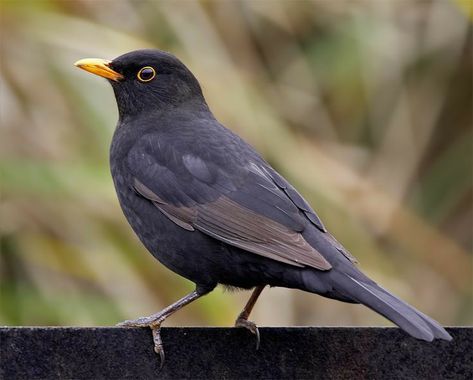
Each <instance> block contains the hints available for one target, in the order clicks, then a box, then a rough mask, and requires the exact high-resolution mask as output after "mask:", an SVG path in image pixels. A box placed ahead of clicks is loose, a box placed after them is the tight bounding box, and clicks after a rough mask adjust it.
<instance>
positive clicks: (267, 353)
mask: <svg viewBox="0 0 473 380" xmlns="http://www.w3.org/2000/svg"><path fill="white" fill-rule="evenodd" d="M448 331H449V332H450V334H451V335H452V336H453V338H454V340H453V341H452V342H444V341H435V342H433V343H426V342H421V341H418V340H415V339H413V338H411V337H409V336H407V335H406V334H404V333H403V332H402V331H400V330H399V329H396V328H312V327H306V328H260V332H261V347H260V350H259V351H256V350H255V338H254V337H253V336H252V335H251V334H250V333H249V332H248V331H246V330H243V329H234V328H200V327H199V328H163V330H162V337H163V343H164V349H165V352H166V363H165V365H164V368H163V369H162V370H161V371H160V370H159V360H158V358H157V356H156V355H155V354H154V352H153V344H152V338H151V333H150V331H149V330H148V329H138V328H136V329H126V328H115V327H110V328H109V327H107V328H74V327H67V328H59V327H57V328H39V327H33V328H30V327H9V328H8V327H4V328H0V344H1V347H0V354H1V357H0V378H1V379H8V380H9V379H429V380H430V379H473V328H449V329H448Z"/></svg>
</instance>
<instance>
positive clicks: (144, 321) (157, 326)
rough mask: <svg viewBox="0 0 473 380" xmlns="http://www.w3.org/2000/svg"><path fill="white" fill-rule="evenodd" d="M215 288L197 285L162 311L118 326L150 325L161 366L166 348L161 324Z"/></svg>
mask: <svg viewBox="0 0 473 380" xmlns="http://www.w3.org/2000/svg"><path fill="white" fill-rule="evenodd" d="M212 289H213V288H200V287H197V288H196V290H194V291H193V292H191V293H189V294H188V295H186V296H184V297H182V298H181V299H179V300H178V301H176V302H174V303H173V304H171V305H169V306H168V307H166V308H165V309H163V310H161V311H160V312H158V313H156V314H153V315H150V316H148V317H141V318H138V319H134V320H129V321H124V322H121V323H119V324H117V326H121V327H149V328H150V329H151V331H152V332H153V342H154V351H155V352H156V353H157V354H159V356H160V358H161V367H162V366H163V364H164V350H163V342H162V340H161V324H162V323H163V322H164V321H165V319H166V318H167V317H169V316H170V315H171V314H174V313H175V312H176V311H178V310H179V309H181V308H183V307H184V306H186V305H187V304H189V303H191V302H192V301H195V300H196V299H197V298H200V297H202V296H203V295H205V294H207V293H209V292H210V291H211V290H212Z"/></svg>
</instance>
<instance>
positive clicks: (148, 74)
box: [137, 66, 156, 82]
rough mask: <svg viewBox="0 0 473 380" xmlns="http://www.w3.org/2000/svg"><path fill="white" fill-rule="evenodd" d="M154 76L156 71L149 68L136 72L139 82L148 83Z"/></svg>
mask: <svg viewBox="0 0 473 380" xmlns="http://www.w3.org/2000/svg"><path fill="white" fill-rule="evenodd" d="M155 76H156V71H155V70H154V69H153V68H152V67H151V66H146V67H143V68H142V69H141V70H140V71H138V74H137V77H138V80H139V81H140V82H149V81H150V80H153V79H154V77H155Z"/></svg>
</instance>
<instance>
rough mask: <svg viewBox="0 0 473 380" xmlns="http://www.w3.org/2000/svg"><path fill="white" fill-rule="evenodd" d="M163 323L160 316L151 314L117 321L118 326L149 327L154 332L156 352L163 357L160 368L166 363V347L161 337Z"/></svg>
mask: <svg viewBox="0 0 473 380" xmlns="http://www.w3.org/2000/svg"><path fill="white" fill-rule="evenodd" d="M161 323H162V321H161V320H160V319H159V318H156V317H153V316H150V317H141V318H138V319H132V320H127V321H123V322H120V323H117V325H116V326H118V327H149V328H150V329H151V331H152V333H153V343H154V352H156V353H157V354H158V355H159V358H160V359H161V364H160V368H163V365H164V358H165V356H164V349H163V341H162V339H161Z"/></svg>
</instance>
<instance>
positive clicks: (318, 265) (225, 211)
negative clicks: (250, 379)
mask: <svg viewBox="0 0 473 380" xmlns="http://www.w3.org/2000/svg"><path fill="white" fill-rule="evenodd" d="M75 65H76V66H77V67H79V68H81V69H83V70H86V71H88V72H90V73H93V74H96V75H98V76H101V77H104V78H106V79H107V80H108V82H109V83H110V84H111V86H112V88H113V92H114V95H115V98H116V103H117V108H118V123H117V126H116V128H115V132H114V134H113V138H112V142H111V147H110V170H111V175H112V178H113V182H114V186H115V190H116V193H117V196H118V200H119V203H120V206H121V209H122V211H123V213H124V215H125V217H126V219H127V221H128V223H129V224H130V226H131V228H132V229H133V231H134V232H135V234H136V235H137V236H138V238H139V239H140V240H141V242H142V243H143V245H144V246H145V247H146V248H147V250H148V251H149V252H150V253H151V254H152V255H153V256H154V257H155V258H156V259H157V260H158V261H160V262H161V263H162V264H163V265H164V266H166V267H167V268H169V269H170V270H172V271H173V272H175V273H177V274H178V275H180V276H182V277H185V278H186V279H188V280H190V281H192V282H193V283H194V284H195V290H193V291H192V292H191V293H189V294H187V295H186V296H184V297H182V298H181V299H179V300H178V301H176V302H175V303H173V304H171V305H170V306H168V307H166V308H165V309H163V310H162V311H160V312H158V313H156V314H153V315H151V316H148V317H141V318H138V319H135V320H127V321H125V322H122V323H121V324H119V325H120V326H124V327H149V328H150V329H151V330H152V335H153V342H154V351H155V352H156V353H157V354H158V355H159V356H160V360H161V365H162V364H163V363H164V358H165V356H164V348H163V342H162V339H161V333H160V331H161V325H162V323H163V322H164V321H165V320H166V319H167V318H168V317H169V316H170V315H172V314H173V313H174V312H176V311H177V310H179V309H181V308H182V307H184V306H185V305H187V304H189V303H191V302H193V301H195V300H196V299H198V298H200V297H202V296H204V295H206V294H208V293H210V292H211V291H212V290H213V289H215V287H216V286H217V285H223V286H226V287H231V288H239V289H253V293H252V294H251V297H250V299H249V300H248V302H247V304H246V305H245V307H244V308H243V310H242V311H241V313H240V314H239V315H238V317H237V318H236V321H235V326H237V327H243V328H246V329H248V330H249V331H251V332H252V333H253V334H255V335H256V338H257V345H259V340H260V338H259V330H258V327H257V326H256V324H255V323H254V322H252V321H250V320H249V316H250V313H251V311H252V309H253V307H254V305H255V303H256V301H257V299H258V297H259V296H260V295H261V293H262V291H263V289H264V288H265V287H266V286H270V287H285V288H292V289H299V290H303V291H306V292H310V293H315V294H318V295H321V296H324V297H328V298H331V299H335V300H338V301H342V302H348V303H355V304H363V305H365V306H367V307H368V308H370V309H372V310H373V311H375V312H377V313H379V314H381V315H383V316H384V317H386V318H387V319H389V320H390V321H392V322H393V323H394V324H396V325H398V326H399V327H400V328H401V329H402V330H404V331H405V332H407V333H408V334H410V335H411V336H413V337H415V338H417V339H420V340H424V341H428V342H430V341H433V340H434V339H443V340H447V341H449V340H451V339H452V337H451V336H450V334H449V333H448V332H447V331H446V330H445V329H444V328H443V327H442V326H441V325H440V324H439V323H438V322H436V321H435V320H433V319H432V318H430V317H429V316H427V315H425V314H423V313H422V312H420V311H418V310H416V309H415V308H414V307H412V306H410V305H408V304H407V303H406V302H404V301H402V300H401V299H399V298H398V297H396V296H395V295H393V294H391V293H390V292H388V291H387V290H385V289H384V288H382V287H381V286H380V285H378V284H377V283H376V282H374V281H373V280H371V279H370V278H369V277H368V276H366V275H365V274H364V273H363V272H362V271H361V270H360V269H359V267H358V263H357V260H356V259H355V258H354V256H353V255H352V254H350V253H349V252H348V250H346V249H345V248H344V247H343V246H342V245H341V244H340V243H339V242H338V241H337V240H336V239H335V237H334V236H333V235H332V234H331V233H330V232H329V231H328V230H327V228H326V227H325V225H324V224H323V222H322V220H321V219H320V218H319V217H318V215H317V214H316V212H315V211H314V210H313V209H312V207H311V206H310V205H309V203H308V202H307V201H306V200H305V199H304V198H303V197H302V195H301V194H300V193H299V192H298V191H297V190H296V189H295V188H294V187H293V186H292V185H291V184H290V183H289V182H288V181H287V180H286V179H285V178H284V177H283V176H282V175H280V174H279V173H278V172H277V171H276V170H275V169H273V168H272V167H271V165H270V164H269V163H268V162H266V161H265V160H264V158H263V157H262V156H261V155H260V154H259V153H258V152H257V151H256V150H255V149H254V148H253V147H252V146H251V145H249V144H248V143H247V142H245V141H244V140H243V139H242V138H240V137H239V136H238V135H236V134H235V133H233V132H232V131H231V130H230V129H227V128H226V127H225V126H223V125H222V124H221V123H220V122H219V121H218V120H217V119H216V118H215V117H214V115H213V113H212V111H211V110H210V108H209V106H208V104H207V102H206V100H205V98H204V95H203V91H202V88H201V86H200V84H199V82H198V80H197V79H196V77H195V76H194V75H193V74H192V72H191V71H190V70H189V69H188V68H187V67H186V66H185V65H184V64H183V63H182V62H181V61H180V60H179V59H178V58H177V57H175V56H174V55H172V54H171V53H168V52H165V51H162V50H158V49H142V50H135V51H131V52H128V53H125V54H123V55H121V56H119V57H117V58H115V59H113V60H105V59H98V58H86V59H81V60H79V61H77V62H76V63H75Z"/></svg>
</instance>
